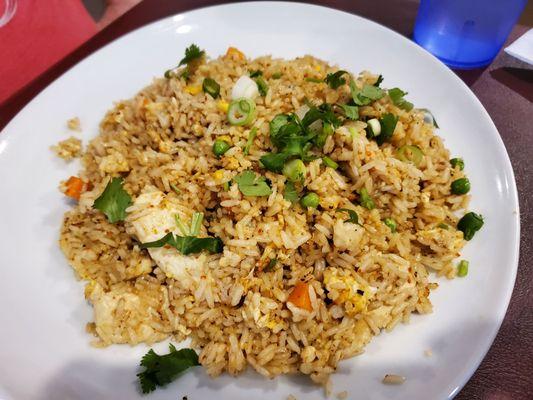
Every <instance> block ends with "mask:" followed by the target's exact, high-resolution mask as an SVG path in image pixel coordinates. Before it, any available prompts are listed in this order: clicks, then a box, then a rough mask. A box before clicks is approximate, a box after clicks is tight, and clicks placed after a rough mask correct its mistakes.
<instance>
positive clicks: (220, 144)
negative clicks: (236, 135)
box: [213, 139, 231, 157]
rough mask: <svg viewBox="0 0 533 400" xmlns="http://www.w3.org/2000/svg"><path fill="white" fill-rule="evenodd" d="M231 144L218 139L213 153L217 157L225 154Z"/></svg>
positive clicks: (214, 144)
mask: <svg viewBox="0 0 533 400" xmlns="http://www.w3.org/2000/svg"><path fill="white" fill-rule="evenodd" d="M230 148H231V145H230V144H229V143H228V142H226V141H225V140H222V139H217V140H215V142H214V143H213V154H214V155H215V156H217V157H220V156H223V155H224V154H225V153H226V152H227V151H228V150H229V149H230Z"/></svg>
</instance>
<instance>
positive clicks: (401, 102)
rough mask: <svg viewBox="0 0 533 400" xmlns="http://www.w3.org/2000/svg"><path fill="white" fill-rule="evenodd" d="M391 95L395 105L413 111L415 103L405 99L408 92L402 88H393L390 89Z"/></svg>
mask: <svg viewBox="0 0 533 400" xmlns="http://www.w3.org/2000/svg"><path fill="white" fill-rule="evenodd" d="M388 94H389V97H390V99H391V100H392V102H393V103H394V105H395V106H397V107H398V108H401V109H402V110H405V111H411V110H412V109H413V107H414V106H413V103H411V102H410V101H407V100H405V99H404V96H405V95H406V94H407V92H404V91H403V90H402V89H400V88H392V89H389V91H388Z"/></svg>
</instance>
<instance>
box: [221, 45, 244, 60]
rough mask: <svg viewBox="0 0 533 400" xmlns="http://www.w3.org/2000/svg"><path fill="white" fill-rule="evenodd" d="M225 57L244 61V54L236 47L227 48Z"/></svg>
mask: <svg viewBox="0 0 533 400" xmlns="http://www.w3.org/2000/svg"><path fill="white" fill-rule="evenodd" d="M226 56H227V57H233V58H236V59H237V60H244V59H245V58H246V56H245V55H244V53H243V52H242V51H240V50H239V49H238V48H236V47H228V50H227V51H226Z"/></svg>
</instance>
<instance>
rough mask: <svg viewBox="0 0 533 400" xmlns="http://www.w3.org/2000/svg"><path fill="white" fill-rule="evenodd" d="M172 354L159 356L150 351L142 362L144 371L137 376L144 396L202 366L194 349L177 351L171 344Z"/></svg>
mask: <svg viewBox="0 0 533 400" xmlns="http://www.w3.org/2000/svg"><path fill="white" fill-rule="evenodd" d="M168 347H169V350H170V353H168V354H164V355H159V354H157V353H156V352H155V351H154V350H152V349H150V350H149V351H148V353H146V354H145V355H144V356H143V358H142V360H141V364H140V365H141V367H144V368H145V369H144V371H142V372H140V373H138V374H137V377H138V378H139V383H140V385H141V390H142V392H143V394H147V393H150V392H152V391H154V390H155V389H156V388H157V386H165V385H167V384H169V383H170V382H172V381H173V380H174V379H176V378H177V377H178V375H179V374H180V373H182V372H184V371H185V370H187V369H189V368H191V367H194V366H197V365H200V363H199V362H198V355H197V354H196V352H195V351H194V350H192V349H181V350H176V348H175V347H174V345H172V344H169V346H168Z"/></svg>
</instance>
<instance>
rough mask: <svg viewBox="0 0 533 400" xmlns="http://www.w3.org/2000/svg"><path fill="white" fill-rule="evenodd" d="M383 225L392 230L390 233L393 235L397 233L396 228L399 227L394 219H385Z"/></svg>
mask: <svg viewBox="0 0 533 400" xmlns="http://www.w3.org/2000/svg"><path fill="white" fill-rule="evenodd" d="M383 223H384V224H385V225H387V226H388V227H389V228H390V231H391V232H392V233H394V232H396V228H397V227H398V225H396V221H395V220H393V219H392V218H385V219H384V220H383Z"/></svg>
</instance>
